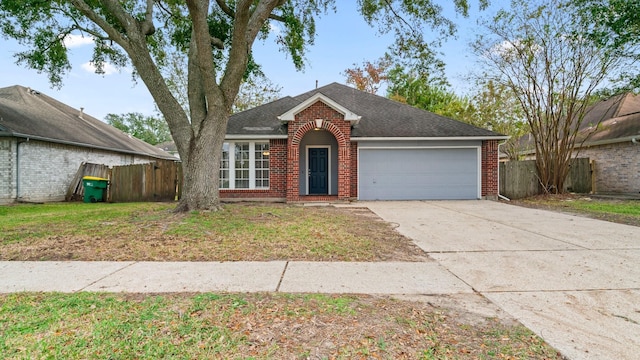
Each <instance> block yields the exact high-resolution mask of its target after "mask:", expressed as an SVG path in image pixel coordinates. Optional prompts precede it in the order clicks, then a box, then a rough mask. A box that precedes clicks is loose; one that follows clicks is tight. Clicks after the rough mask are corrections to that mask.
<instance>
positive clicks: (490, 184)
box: [482, 140, 498, 200]
mask: <svg viewBox="0 0 640 360" xmlns="http://www.w3.org/2000/svg"><path fill="white" fill-rule="evenodd" d="M482 198H483V199H491V200H496V199H497V198H498V141H497V140H485V141H483V142H482Z"/></svg>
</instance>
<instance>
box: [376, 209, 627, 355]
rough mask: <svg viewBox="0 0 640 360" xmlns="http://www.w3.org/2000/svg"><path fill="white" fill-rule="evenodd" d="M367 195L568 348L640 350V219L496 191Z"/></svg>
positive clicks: (468, 279) (454, 269) (485, 290)
mask: <svg viewBox="0 0 640 360" xmlns="http://www.w3.org/2000/svg"><path fill="white" fill-rule="evenodd" d="M364 204H365V205H366V206H367V207H369V208H370V209H371V210H372V211H373V212H375V213H376V214H377V215H378V216H380V217H381V218H382V219H384V220H386V221H388V222H392V223H396V224H397V225H398V228H397V229H398V231H399V232H400V233H402V234H403V235H405V236H407V237H410V238H411V239H413V240H414V241H415V243H416V244H417V245H418V246H419V247H420V248H422V249H423V250H424V251H426V252H427V253H429V255H430V256H431V257H432V258H434V259H436V260H437V261H439V262H440V264H441V265H442V266H444V267H445V268H447V269H448V270H449V271H451V273H452V274H454V275H455V276H457V277H458V278H459V279H461V280H462V281H464V282H465V283H466V284H468V285H469V286H471V287H472V288H473V289H474V290H475V291H478V292H479V293H481V294H482V295H484V296H485V297H486V298H488V299H489V300H491V301H492V302H494V303H495V304H496V305H498V306H499V307H501V308H502V309H503V310H505V311H507V312H508V313H510V314H511V315H512V316H514V317H515V318H517V319H518V320H519V321H520V322H522V323H523V324H524V325H525V326H527V327H529V328H530V329H531V330H533V331H534V332H535V333H537V334H538V335H539V336H541V337H542V338H543V339H545V340H546V341H547V342H548V343H549V344H551V345H552V346H554V347H555V348H556V349H558V350H559V351H560V352H561V353H562V354H563V355H565V356H567V357H568V358H570V359H637V358H638V356H639V354H640V228H638V227H634V226H628V225H620V224H614V223H610V222H605V221H600V220H594V219H589V218H585V217H580V216H573V215H567V214H561V213H557V212H551V211H544V210H537V209H529V208H523V207H519V206H513V205H509V204H505V203H500V202H494V201H402V202H400V201H398V202H394V201H389V202H366V203H364Z"/></svg>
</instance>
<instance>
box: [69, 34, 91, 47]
mask: <svg viewBox="0 0 640 360" xmlns="http://www.w3.org/2000/svg"><path fill="white" fill-rule="evenodd" d="M91 44H93V38H92V37H89V36H83V35H80V34H68V35H67V36H65V37H64V46H66V47H67V49H71V48H77V47H81V46H85V45H91Z"/></svg>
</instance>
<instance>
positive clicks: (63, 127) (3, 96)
mask: <svg viewBox="0 0 640 360" xmlns="http://www.w3.org/2000/svg"><path fill="white" fill-rule="evenodd" d="M0 136H13V137H20V138H30V139H34V140H42V141H48V142H54V143H61V144H68V145H75V146H81V147H88V148H95V149H101V150H108V151H115V152H120V153H126V154H134V155H143V156H150V157H154V158H159V159H170V160H177V159H176V158H175V157H174V156H172V155H171V154H168V153H166V152H164V151H162V150H161V149H158V148H156V147H154V146H152V145H150V144H147V143H145V142H144V141H142V140H139V139H136V138H134V137H131V136H129V135H127V134H125V133H124V132H122V131H120V130H118V129H116V128H114V127H113V126H111V125H108V124H106V123H104V122H102V121H100V120H98V119H96V118H94V117H92V116H90V115H87V114H85V113H82V112H81V111H79V110H77V109H74V108H72V107H70V106H68V105H66V104H63V103H61V102H59V101H57V100H55V99H53V98H51V97H49V96H47V95H44V94H42V93H40V92H38V91H35V90H31V89H29V88H26V87H23V86H19V85H15V86H10V87H5V88H0Z"/></svg>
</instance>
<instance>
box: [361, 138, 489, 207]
mask: <svg viewBox="0 0 640 360" xmlns="http://www.w3.org/2000/svg"><path fill="white" fill-rule="evenodd" d="M477 156H478V155H477V149H475V148H455V149H361V150H360V159H359V166H360V173H359V177H358V178H359V198H360V199H362V200H422V199H424V200H427V199H476V198H477V197H478V158H477Z"/></svg>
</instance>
